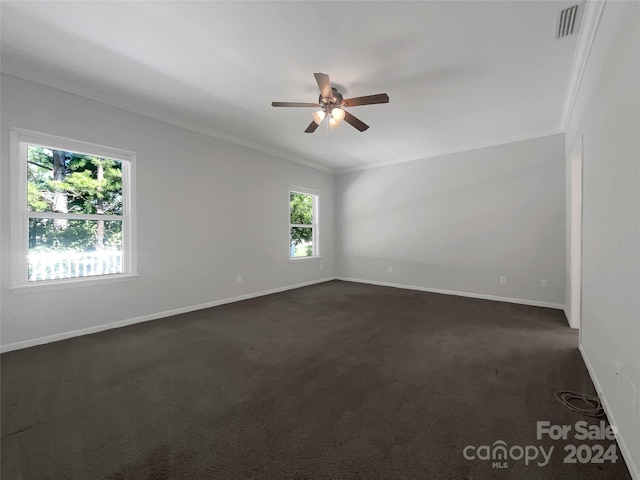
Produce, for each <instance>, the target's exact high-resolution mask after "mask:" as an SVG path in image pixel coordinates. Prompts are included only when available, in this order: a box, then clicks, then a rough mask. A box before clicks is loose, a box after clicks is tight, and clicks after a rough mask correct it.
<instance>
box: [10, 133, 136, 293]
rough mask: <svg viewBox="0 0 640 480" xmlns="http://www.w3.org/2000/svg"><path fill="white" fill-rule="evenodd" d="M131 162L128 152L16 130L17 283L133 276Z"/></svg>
mask: <svg viewBox="0 0 640 480" xmlns="http://www.w3.org/2000/svg"><path fill="white" fill-rule="evenodd" d="M134 159H135V155H134V154H133V153H130V152H124V151H121V150H117V149H109V148H106V147H101V146H97V145H92V144H88V143H85V142H78V141H74V140H68V139H63V138H60V137H54V136H51V135H45V134H39V133H35V132H28V131H23V130H18V129H14V130H12V161H13V162H14V163H13V167H14V177H13V178H14V182H15V187H14V188H13V189H12V204H13V206H14V207H13V212H12V213H13V217H12V230H13V233H12V249H14V253H15V254H14V256H13V258H14V261H13V268H12V284H13V286H16V287H19V286H24V285H36V284H51V283H59V282H60V280H66V281H69V280H75V281H83V280H87V279H89V278H91V279H100V278H105V277H109V278H114V277H118V276H125V275H131V274H134V273H135V263H134V252H133V245H134V242H133V228H132V216H133V195H132V192H131V187H132V184H133V182H132V177H133V171H134V166H133V162H134ZM25 180H26V181H25Z"/></svg>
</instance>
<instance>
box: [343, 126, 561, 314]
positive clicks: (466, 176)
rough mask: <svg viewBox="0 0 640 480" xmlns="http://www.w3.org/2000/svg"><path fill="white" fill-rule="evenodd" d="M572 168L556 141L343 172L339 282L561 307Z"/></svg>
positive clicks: (555, 137)
mask: <svg viewBox="0 0 640 480" xmlns="http://www.w3.org/2000/svg"><path fill="white" fill-rule="evenodd" d="M564 168H565V166H564V135H553V136H549V137H543V138H538V139H534V140H527V141H522V142H516V143H510V144H506V145H500V146H496V147H490V148H484V149H480V150H472V151H468V152H461V153H456V154H451V155H443V156H439V157H434V158H429V159H425V160H419V161H414V162H409V163H403V164H399V165H392V166H387V167H380V168H374V169H369V170H363V171H358V172H352V173H346V174H342V175H339V177H338V181H337V185H336V193H337V200H336V201H337V204H338V205H340V211H339V213H338V216H337V233H338V235H337V239H338V240H337V245H338V259H339V261H338V265H339V267H338V275H339V276H340V277H347V278H355V279H363V280H367V281H375V282H389V283H396V284H402V285H410V286H413V287H421V288H427V289H438V290H449V291H456V292H468V293H472V294H481V295H487V296H496V297H503V298H510V299H521V300H525V301H527V302H531V303H535V302H540V303H541V304H553V305H554V306H557V307H561V306H562V305H564V289H565V278H564V276H565V272H564V263H565V259H564V255H565V247H564V243H565V231H564V228H565V198H564V195H565V178H564V176H565V171H564ZM389 266H391V267H392V269H393V273H391V274H389V273H388V270H387V267H389ZM501 275H504V276H506V277H507V284H506V285H500V284H499V281H498V280H499V277H500V276H501ZM543 279H546V280H547V281H548V287H546V288H542V287H541V280H543Z"/></svg>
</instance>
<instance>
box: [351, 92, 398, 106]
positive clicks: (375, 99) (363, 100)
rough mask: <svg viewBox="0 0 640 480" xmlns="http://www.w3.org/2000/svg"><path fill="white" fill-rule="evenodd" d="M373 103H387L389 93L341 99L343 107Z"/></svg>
mask: <svg viewBox="0 0 640 480" xmlns="http://www.w3.org/2000/svg"><path fill="white" fill-rule="evenodd" d="M374 103H389V95H387V94H386V93H378V94H376V95H366V96H364V97H354V98H346V99H344V100H343V101H342V104H343V105H344V106H345V107H357V106H360V105H373V104H374Z"/></svg>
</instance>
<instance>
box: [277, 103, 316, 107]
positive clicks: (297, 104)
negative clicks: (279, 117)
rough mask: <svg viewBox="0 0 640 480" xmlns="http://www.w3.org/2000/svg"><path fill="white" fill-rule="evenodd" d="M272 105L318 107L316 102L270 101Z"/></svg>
mask: <svg viewBox="0 0 640 480" xmlns="http://www.w3.org/2000/svg"><path fill="white" fill-rule="evenodd" d="M271 106H272V107H319V106H320V105H318V104H317V103H302V102H271Z"/></svg>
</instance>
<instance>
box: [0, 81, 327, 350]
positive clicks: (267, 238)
mask: <svg viewBox="0 0 640 480" xmlns="http://www.w3.org/2000/svg"><path fill="white" fill-rule="evenodd" d="M1 85H2V91H1V94H2V120H1V137H0V138H1V141H2V150H1V154H2V167H1V168H2V170H1V174H0V179H1V181H2V192H1V199H2V209H1V212H2V218H1V227H2V233H1V235H2V238H1V245H2V251H1V255H2V256H1V260H2V262H1V265H2V271H1V287H0V288H1V291H0V294H1V299H2V301H1V316H2V325H1V326H2V345H8V344H13V343H16V342H23V341H27V340H33V339H37V338H41V337H46V336H50V335H57V334H62V333H64V332H70V331H76V330H82V329H87V328H92V327H96V326H100V325H105V324H111V323H113V322H119V321H127V320H129V319H135V318H138V317H144V316H148V315H154V314H157V313H160V312H167V311H172V310H175V309H180V308H185V307H191V306H194V305H200V304H204V303H208V302H212V301H216V300H221V299H226V298H232V297H237V296H241V295H246V294H251V293H256V292H262V291H266V290H270V289H276V288H280V287H286V286H289V285H296V284H300V283H305V282H310V281H314V280H319V279H321V278H325V277H332V276H334V274H335V272H334V211H335V207H334V198H335V195H334V184H335V178H334V176H333V175H332V174H329V173H324V172H321V171H318V170H315V169H312V168H308V167H305V166H302V165H299V164H297V163H292V162H289V161H286V160H282V159H279V158H276V157H273V156H269V155H267V154H263V153H259V152H256V151H254V150H250V149H247V148H244V147H239V146H236V145H233V144H230V143H227V142H224V141H220V140H217V139H214V138H210V137H207V136H204V135H200V134H196V133H193V132H189V131H187V130H183V129H181V128H177V127H174V126H171V125H168V124H165V123H162V122H159V121H156V120H152V119H149V118H147V117H144V116H141V115H137V114H133V113H130V112H127V111H124V110H121V109H118V108H114V107H111V106H108V105H105V104H102V103H98V102H95V101H92V100H88V99H86V98H83V97H79V96H76V95H71V94H68V93H65V92H62V91H60V90H56V89H53V88H49V87H45V86H42V85H39V84H36V83H32V82H28V81H25V80H21V79H18V78H16V77H12V76H7V75H3V76H2V84H1ZM10 127H22V128H26V129H31V130H35V131H40V132H43V133H49V134H53V135H59V136H63V137H68V138H72V139H77V140H83V141H87V142H92V143H96V144H101V145H106V146H110V147H117V148H121V149H125V150H130V151H134V152H136V153H137V177H138V185H137V201H138V270H139V273H140V278H139V279H137V280H136V281H133V282H127V283H115V284H106V285H101V286H85V287H73V288H65V289H62V290H55V291H45V292H42V291H40V292H36V293H20V294H16V293H14V292H12V291H10V290H9V285H10V262H9V256H10V250H9V247H10V232H9V225H10V219H9V141H8V140H9V129H10ZM290 184H292V185H297V186H302V187H307V188H311V189H316V190H319V191H320V192H321V199H320V201H321V206H320V207H321V208H320V214H321V218H320V221H321V229H322V230H321V232H322V245H321V248H322V254H323V258H322V259H316V260H304V261H298V262H292V261H289V259H288V253H289V249H288V221H289V220H288V216H287V212H288V186H289V185H290ZM321 263H322V264H323V266H324V269H323V270H322V271H321V270H320V264H321ZM238 274H241V275H242V276H243V283H242V284H237V283H236V275H238Z"/></svg>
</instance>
